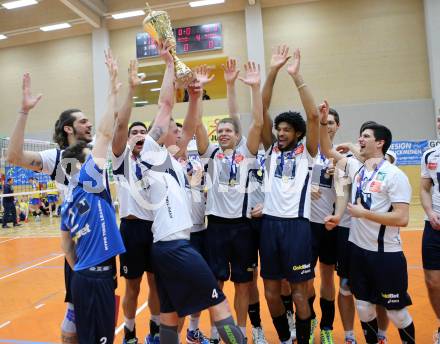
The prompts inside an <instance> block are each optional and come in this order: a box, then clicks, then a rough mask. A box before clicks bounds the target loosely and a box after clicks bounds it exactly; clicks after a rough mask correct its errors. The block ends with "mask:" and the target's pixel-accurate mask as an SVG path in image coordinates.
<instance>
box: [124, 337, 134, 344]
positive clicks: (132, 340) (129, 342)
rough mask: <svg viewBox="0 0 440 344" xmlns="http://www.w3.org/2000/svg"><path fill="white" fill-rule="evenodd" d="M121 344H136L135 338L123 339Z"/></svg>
mask: <svg viewBox="0 0 440 344" xmlns="http://www.w3.org/2000/svg"><path fill="white" fill-rule="evenodd" d="M122 344H138V339H137V338H131V339H128V340H127V339H125V338H124V340H123V342H122Z"/></svg>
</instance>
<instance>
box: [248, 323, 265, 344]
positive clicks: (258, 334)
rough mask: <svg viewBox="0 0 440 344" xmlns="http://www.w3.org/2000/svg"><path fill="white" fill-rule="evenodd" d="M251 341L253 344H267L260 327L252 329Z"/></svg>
mask: <svg viewBox="0 0 440 344" xmlns="http://www.w3.org/2000/svg"><path fill="white" fill-rule="evenodd" d="M252 341H253V343H254V344H268V343H267V340H266V337H265V336H264V332H263V328H262V327H261V326H259V327H252Z"/></svg>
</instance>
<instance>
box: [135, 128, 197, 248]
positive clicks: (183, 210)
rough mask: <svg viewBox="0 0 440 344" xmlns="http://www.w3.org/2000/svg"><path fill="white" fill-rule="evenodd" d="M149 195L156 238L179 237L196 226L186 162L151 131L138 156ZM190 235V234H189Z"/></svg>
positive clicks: (154, 239)
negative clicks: (171, 152)
mask: <svg viewBox="0 0 440 344" xmlns="http://www.w3.org/2000/svg"><path fill="white" fill-rule="evenodd" d="M138 162H139V166H140V167H141V170H142V178H143V179H142V180H143V181H144V183H145V188H146V193H147V199H148V201H149V203H150V206H151V209H152V211H153V214H154V222H153V226H152V232H153V241H154V242H157V241H160V240H162V239H163V240H169V239H170V238H173V240H174V238H179V239H181V238H182V236H181V235H180V234H179V233H184V232H186V231H187V232H188V239H189V230H190V229H191V227H192V220H191V210H190V207H189V204H190V199H189V198H188V196H189V192H188V191H189V184H188V180H187V179H186V176H185V172H184V170H183V167H182V165H181V164H180V163H179V162H178V161H177V160H176V159H174V158H173V157H172V156H171V154H170V153H169V152H168V151H167V149H166V148H165V147H163V146H161V145H159V144H158V143H157V142H156V141H154V140H153V138H152V137H151V136H150V135H147V136H146V138H145V142H144V146H143V148H142V152H141V157H140V159H138ZM185 238H186V236H185Z"/></svg>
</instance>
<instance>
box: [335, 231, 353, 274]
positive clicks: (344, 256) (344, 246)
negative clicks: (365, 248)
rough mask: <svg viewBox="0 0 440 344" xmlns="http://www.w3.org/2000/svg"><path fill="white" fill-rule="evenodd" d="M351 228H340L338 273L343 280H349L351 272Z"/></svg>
mask: <svg viewBox="0 0 440 344" xmlns="http://www.w3.org/2000/svg"><path fill="white" fill-rule="evenodd" d="M349 235H350V228H347V227H338V249H337V251H338V258H337V260H336V272H337V273H338V276H339V277H341V278H349V272H350V245H349V244H348V236H349Z"/></svg>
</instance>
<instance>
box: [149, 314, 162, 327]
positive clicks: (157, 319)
mask: <svg viewBox="0 0 440 344" xmlns="http://www.w3.org/2000/svg"><path fill="white" fill-rule="evenodd" d="M150 320H151V321H153V322H154V323H155V324H156V325H157V326H160V315H151V317H150Z"/></svg>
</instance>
